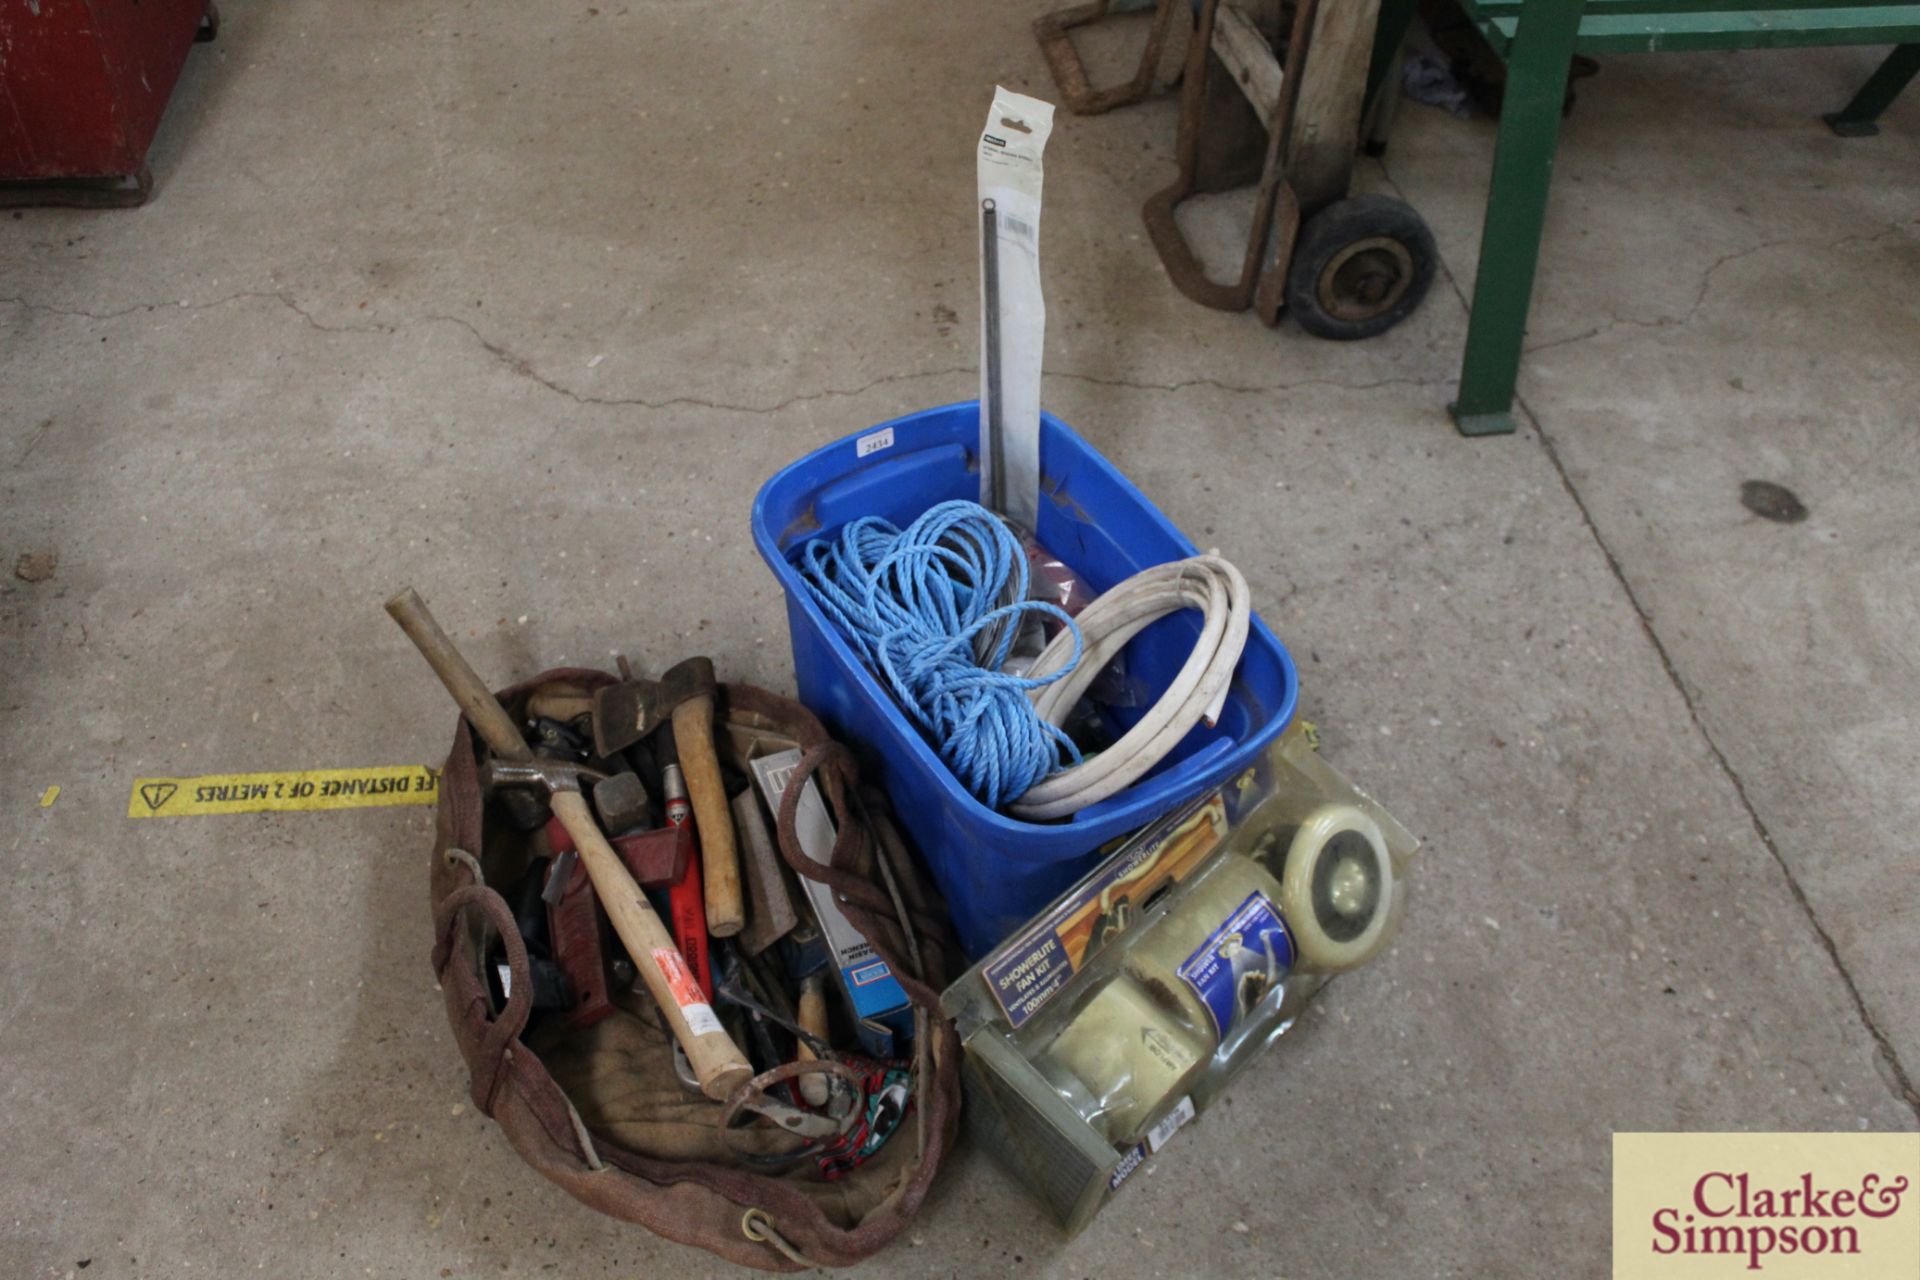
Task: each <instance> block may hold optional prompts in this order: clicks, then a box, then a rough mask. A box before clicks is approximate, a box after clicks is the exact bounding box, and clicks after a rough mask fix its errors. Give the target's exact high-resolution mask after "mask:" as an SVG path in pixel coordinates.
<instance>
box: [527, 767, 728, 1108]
mask: <svg viewBox="0 0 1920 1280" xmlns="http://www.w3.org/2000/svg"><path fill="white" fill-rule="evenodd" d="M553 812H554V816H556V817H558V818H559V819H560V823H561V825H562V826H564V827H566V829H567V834H568V835H570V836H572V837H573V843H574V846H575V847H576V848H577V849H578V850H579V851H580V862H581V865H582V866H584V867H586V869H587V875H588V877H589V878H590V879H592V881H593V888H594V892H595V893H597V894H599V895H600V905H601V906H603V907H605V908H606V911H607V918H608V919H609V920H611V921H612V922H613V931H614V932H615V933H617V934H619V935H620V941H622V942H624V943H626V944H627V954H628V955H630V956H632V957H633V965H634V968H635V969H637V970H639V973H640V977H641V980H642V981H644V982H645V983H646V984H647V991H648V993H649V994H651V995H652V996H653V1000H654V1003H655V1004H657V1005H659V1006H660V1011H661V1012H662V1013H664V1014H666V1015H667V1025H668V1026H669V1027H670V1028H672V1030H673V1037H674V1039H676V1040H678V1041H679V1042H680V1047H681V1048H683V1049H685V1050H686V1051H687V1062H688V1063H689V1064H691V1065H692V1067H693V1074H694V1075H695V1076H696V1077H697V1078H698V1079H699V1081H700V1091H701V1092H702V1093H704V1094H706V1095H707V1096H708V1097H709V1098H715V1099H721V1100H724V1099H725V1098H727V1097H728V1096H729V1095H730V1094H732V1092H733V1091H734V1089H735V1088H737V1087H738V1086H739V1085H740V1084H741V1083H742V1082H743V1081H746V1080H750V1079H752V1078H753V1067H752V1066H751V1065H749V1064H748V1062H747V1059H746V1055H744V1054H742V1053H741V1052H740V1046H738V1045H736V1044H735V1043H734V1042H733V1037H731V1036H729V1035H728V1034H727V1033H726V1029H725V1028H723V1027H722V1026H721V1025H720V1020H719V1019H718V1018H717V1017H715V1016H714V1012H713V1007H712V1006H711V1005H709V1004H708V1003H707V999H706V995H705V994H704V993H703V992H702V991H701V990H700V984H699V983H698V982H697V981H695V979H694V976H693V971H692V970H691V969H689V968H688V967H687V962H686V959H685V957H683V956H682V955H681V954H680V948H679V947H677V946H675V945H674V943H673V937H672V935H671V934H669V933H668V932H667V926H666V925H665V924H663V923H661V921H660V916H659V913H658V912H656V911H654V909H653V904H652V903H650V902H648V901H647V895H646V894H645V893H644V892H642V891H641V888H640V886H639V885H638V884H636V883H635V882H634V879H633V877H632V876H631V875H630V874H628V872H627V868H626V866H625V865H624V864H623V863H622V862H621V861H620V855H619V854H617V853H615V852H614V851H613V846H612V845H610V844H608V843H607V838H606V837H605V836H603V835H602V834H600V828H599V826H598V825H596V824H595V822H594V820H593V814H592V813H590V812H589V811H588V809H587V798H586V797H585V796H583V795H581V794H580V793H579V792H578V791H556V792H554V793H553Z"/></svg>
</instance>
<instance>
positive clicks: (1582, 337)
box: [1523, 221, 1920, 356]
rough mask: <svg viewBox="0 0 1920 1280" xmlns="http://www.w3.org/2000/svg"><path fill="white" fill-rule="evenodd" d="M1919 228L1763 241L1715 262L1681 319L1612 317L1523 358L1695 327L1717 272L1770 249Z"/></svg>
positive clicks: (1861, 240) (1821, 245)
mask: <svg viewBox="0 0 1920 1280" xmlns="http://www.w3.org/2000/svg"><path fill="white" fill-rule="evenodd" d="M1917 225H1920V222H1913V221H1909V222H1896V223H1893V224H1892V225H1891V226H1889V227H1887V228H1886V229H1885V230H1883V231H1878V232H1875V233H1874V234H1873V235H1862V234H1859V233H1857V232H1856V233H1853V234H1850V235H1844V236H1840V237H1838V238H1837V239H1833V240H1810V239H1808V238H1806V237H1805V236H1783V237H1781V238H1780V239H1778V240H1764V241H1762V242H1761V243H1759V244H1756V245H1749V246H1748V247H1746V248H1745V249H1735V250H1734V251H1733V252H1732V253H1727V254H1722V255H1721V256H1720V257H1718V258H1716V259H1714V260H1713V262H1712V263H1711V264H1710V265H1709V266H1708V267H1707V269H1706V271H1705V272H1704V273H1703V274H1702V275H1701V277H1700V288H1699V291H1698V292H1697V293H1695V294H1694V298H1693V304H1692V305H1691V306H1689V307H1688V308H1687V309H1686V311H1685V312H1683V313H1682V314H1680V315H1677V316H1655V317H1653V318H1652V319H1651V320H1642V319H1640V318H1638V317H1636V316H1609V317H1608V318H1607V321H1606V323H1605V324H1601V325H1598V326H1596V327H1594V328H1592V329H1589V330H1587V331H1586V332H1585V333H1576V334H1572V335H1570V336H1568V337H1565V338H1555V339H1553V340H1552V341H1551V342H1542V343H1538V344H1536V345H1534V346H1531V347H1526V348H1524V349H1523V354H1525V355H1529V356H1530V355H1536V354H1538V353H1539V352H1542V351H1552V350H1553V349H1554V348H1556V347H1569V346H1572V345H1573V344H1575V343H1577V342H1586V341H1588V340H1589V339H1591V338H1597V337H1599V336H1601V335H1602V334H1605V333H1611V332H1612V331H1613V330H1615V329H1618V328H1621V327H1623V326H1624V327H1627V328H1634V329H1680V328H1685V327H1686V326H1687V325H1689V324H1692V323H1693V320H1694V317H1695V316H1697V315H1699V314H1700V311H1701V308H1703V307H1705V306H1706V305H1707V295H1708V294H1709V293H1711V292H1712V291H1713V277H1714V274H1715V273H1716V272H1718V271H1719V270H1720V268H1722V267H1724V266H1727V265H1729V264H1730V263H1735V262H1738V261H1740V260H1741V259H1743V258H1750V257H1752V256H1753V255H1755V254H1757V253H1765V252H1766V251H1767V250H1769V249H1783V248H1789V247H1792V248H1801V249H1838V248H1841V247H1843V246H1845V245H1849V244H1878V243H1879V242H1880V241H1882V240H1886V239H1889V238H1891V237H1893V236H1897V235H1900V234H1902V233H1903V232H1905V231H1906V230H1907V229H1908V228H1909V227H1913V226H1917Z"/></svg>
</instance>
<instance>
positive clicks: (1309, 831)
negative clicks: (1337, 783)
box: [1280, 804, 1394, 973]
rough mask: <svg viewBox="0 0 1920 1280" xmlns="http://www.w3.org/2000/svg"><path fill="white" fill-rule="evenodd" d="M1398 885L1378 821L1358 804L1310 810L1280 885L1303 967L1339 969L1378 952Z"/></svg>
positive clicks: (1326, 970)
mask: <svg viewBox="0 0 1920 1280" xmlns="http://www.w3.org/2000/svg"><path fill="white" fill-rule="evenodd" d="M1393 892H1394V889H1393V861H1392V859H1391V858H1390V857H1389V856H1388V854H1387V842H1386V838H1385V837H1384V836H1382V835H1381V834H1380V827H1379V824H1378V823H1376V822H1374V820H1373V819H1372V818H1369V817H1368V816H1367V815H1366V814H1365V813H1364V812H1362V811H1361V810H1359V809H1357V808H1355V807H1354V806H1353V805H1350V804H1326V805H1322V806H1320V807H1319V808H1318V809H1315V810H1314V811H1313V812H1312V813H1310V814H1308V815H1307V819H1306V821H1305V822H1303V823H1302V824H1301V825H1300V830H1299V831H1298V832H1296V833H1295V834H1294V837H1293V843H1292V844H1291V845H1289V846H1288V847H1287V861H1286V868H1285V870H1284V872H1283V874H1282V876H1281V885H1280V910H1281V913H1282V914H1283V915H1284V916H1285V917H1286V921H1287V927H1288V928H1289V929H1290V930H1291V931H1292V933H1293V939H1294V944H1295V945H1296V946H1297V947H1298V949H1299V952H1300V960H1301V967H1302V968H1312V969H1317V970H1319V971H1320V972H1322V973H1339V972H1341V971H1343V970H1346V969H1352V968H1354V967H1355V966H1357V965H1361V964H1364V963H1366V962H1367V961H1368V960H1370V959H1372V958H1373V957H1374V955H1375V954H1376V953H1378V952H1379V950H1380V948H1381V946H1382V945H1384V944H1385V942H1386V940H1387V919H1388V917H1389V915H1390V914H1391V908H1392V906H1393Z"/></svg>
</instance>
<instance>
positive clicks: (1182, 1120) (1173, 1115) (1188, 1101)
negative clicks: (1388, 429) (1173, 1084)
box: [1147, 1098, 1193, 1151]
mask: <svg viewBox="0 0 1920 1280" xmlns="http://www.w3.org/2000/svg"><path fill="white" fill-rule="evenodd" d="M1191 1119H1193V1099H1192V1098H1182V1099H1180V1105H1179V1106H1177V1107H1175V1108H1174V1109H1173V1110H1171V1111H1169V1112H1167V1114H1166V1117H1165V1118H1164V1119H1162V1120H1161V1121H1160V1123H1159V1124H1157V1125H1155V1126H1153V1128H1151V1129H1149V1130H1147V1150H1149V1151H1158V1150H1160V1148H1162V1147H1164V1146H1166V1145H1167V1139H1168V1138H1171V1137H1172V1136H1173V1135H1174V1134H1176V1133H1178V1132H1179V1131H1180V1127H1181V1126H1182V1125H1184V1124H1186V1122H1187V1121H1189V1120H1191Z"/></svg>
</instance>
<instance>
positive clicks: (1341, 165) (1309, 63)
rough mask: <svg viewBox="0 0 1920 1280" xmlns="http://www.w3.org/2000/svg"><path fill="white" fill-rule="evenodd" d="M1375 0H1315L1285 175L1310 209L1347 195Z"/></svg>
mask: <svg viewBox="0 0 1920 1280" xmlns="http://www.w3.org/2000/svg"><path fill="white" fill-rule="evenodd" d="M1379 17H1380V0H1320V2H1319V5H1318V8H1317V9H1316V10H1315V12H1314V15H1313V34H1312V36H1311V37H1309V43H1308V45H1307V57H1306V62H1305V63H1304V64H1303V65H1302V66H1301V69H1300V85H1299V92H1298V94H1297V95H1296V96H1295V98H1294V102H1293V120H1292V122H1291V124H1290V125H1289V127H1288V132H1287V178H1288V180H1289V181H1290V182H1291V183H1292V184H1293V190H1294V194H1295V195H1296V196H1298V197H1299V199H1300V208H1301V210H1302V212H1304V213H1307V214H1312V213H1314V212H1315V211H1316V210H1318V209H1320V208H1322V207H1324V206H1326V205H1329V204H1332V203H1333V202H1334V201H1335V200H1338V199H1340V198H1342V197H1343V196H1345V195H1346V194H1347V188H1348V186H1349V184H1350V183H1351V182H1352V179H1353V163H1354V158H1355V157H1356V156H1357V155H1358V154H1359V150H1360V114H1361V111H1362V109H1363V108H1364V106H1365V103H1363V102H1362V101H1361V99H1362V98H1363V97H1364V96H1365V94H1366V87H1367V59H1368V57H1369V56H1370V55H1371V54H1372V52H1373V29H1374V25H1375V23H1376V22H1377V21H1378V20H1379Z"/></svg>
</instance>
